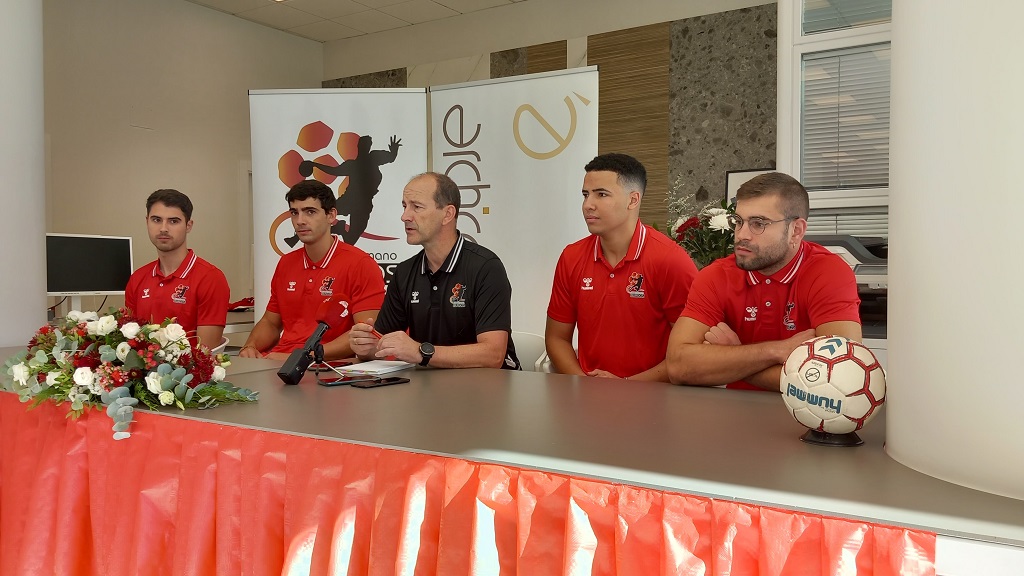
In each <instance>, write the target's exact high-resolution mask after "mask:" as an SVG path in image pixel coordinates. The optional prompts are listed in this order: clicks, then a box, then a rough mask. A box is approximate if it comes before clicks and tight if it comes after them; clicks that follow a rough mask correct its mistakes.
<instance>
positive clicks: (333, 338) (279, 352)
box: [239, 180, 384, 360]
mask: <svg viewBox="0 0 1024 576" xmlns="http://www.w3.org/2000/svg"><path fill="white" fill-rule="evenodd" d="M285 200H286V201H287V202H288V208H289V211H290V213H291V220H292V226H293V227H294V228H295V234H296V235H297V236H298V237H299V241H301V242H302V248H301V249H299V250H294V251H292V252H289V253H287V254H285V255H284V256H282V257H281V260H280V261H279V262H278V263H277V269H275V270H274V277H273V279H272V280H271V281H270V301H269V302H268V303H267V311H266V312H265V313H264V314H263V318H261V319H260V321H259V322H257V323H256V326H254V327H253V330H252V332H251V333H250V334H249V338H248V339H247V340H246V341H245V345H244V346H243V347H242V350H241V351H240V352H239V356H243V357H246V358H255V357H259V356H262V355H265V354H270V355H273V357H275V358H282V357H285V356H286V355H287V354H288V353H290V352H292V351H293V350H295V349H296V348H301V347H302V346H303V345H304V344H305V343H306V339H307V338H309V336H310V334H312V333H313V332H314V331H315V330H316V328H317V323H318V322H317V311H318V310H319V309H320V306H321V304H323V302H324V300H325V299H328V298H330V299H332V300H335V301H340V302H344V303H345V305H346V306H347V308H348V314H347V315H346V316H345V317H344V318H343V319H342V320H341V321H340V322H337V323H336V325H332V326H331V327H330V329H329V330H328V331H327V332H326V333H325V334H324V336H323V338H322V340H321V342H322V343H323V347H324V358H326V359H328V360H336V359H339V358H348V357H350V356H352V348H351V347H350V346H349V338H348V331H349V329H350V328H351V327H352V323H353V322H360V321H365V320H367V319H370V318H373V317H374V316H376V315H377V311H378V310H379V309H380V304H381V301H382V300H383V299H384V279H383V275H382V274H381V271H380V267H379V266H378V265H377V263H376V262H375V261H374V260H373V258H371V257H370V255H369V254H367V253H366V252H363V251H362V250H360V249H359V248H356V247H355V246H352V245H350V244H346V243H344V242H342V241H341V239H339V238H338V237H337V236H335V235H333V234H331V225H332V224H333V223H334V221H335V220H336V219H337V217H338V212H337V210H336V208H335V198H334V192H332V191H331V189H330V188H328V187H327V185H326V184H324V183H322V182H318V181H316V180H304V181H302V182H299V183H298V184H296V185H295V186H292V188H291V190H289V191H288V193H287V194H286V195H285Z"/></svg>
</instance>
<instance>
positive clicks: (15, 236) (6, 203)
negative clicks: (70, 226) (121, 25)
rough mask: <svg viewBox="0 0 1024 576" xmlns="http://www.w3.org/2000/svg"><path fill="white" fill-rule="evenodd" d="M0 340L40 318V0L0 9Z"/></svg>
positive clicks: (31, 327) (19, 337)
mask: <svg viewBox="0 0 1024 576" xmlns="http://www.w3.org/2000/svg"><path fill="white" fill-rule="evenodd" d="M0 52H2V53H3V57H0V91H2V93H3V96H2V97H0V199H2V204H0V206H2V210H3V212H2V214H3V223H2V224H0V326H2V329H0V346H16V345H24V344H25V343H26V342H28V339H29V338H30V337H31V336H32V334H33V333H34V332H35V330H36V329H37V328H39V327H40V326H41V325H42V324H44V323H45V322H46V261H45V256H44V253H43V251H44V235H45V233H46V224H45V221H46V219H45V210H46V198H45V194H46V187H45V184H44V182H45V180H44V178H45V177H46V175H45V174H44V169H43V168H44V162H43V153H44V151H43V148H44V145H43V5H42V0H5V1H4V2H3V5H2V7H0Z"/></svg>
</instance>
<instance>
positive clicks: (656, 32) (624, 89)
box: [587, 22, 669, 229]
mask: <svg viewBox="0 0 1024 576" xmlns="http://www.w3.org/2000/svg"><path fill="white" fill-rule="evenodd" d="M587 64H589V65H594V64H596V65H597V66H598V70H599V71H600V90H599V95H600V96H599V97H600V101H599V104H598V106H599V110H600V112H599V119H598V140H597V148H598V152H599V153H601V154H605V153H608V152H622V153H624V154H629V155H631V156H634V157H636V158H637V159H638V160H640V161H641V162H643V164H644V166H645V167H646V168H647V191H646V192H645V193H644V200H643V204H642V205H641V207H640V218H641V219H642V220H643V221H644V222H645V223H647V224H657V225H658V226H659V227H660V228H661V229H664V226H665V221H666V220H667V219H668V202H667V198H668V147H669V146H668V143H669V106H668V103H669V91H668V80H669V23H668V22H664V23H661V24H652V25H650V26H642V27H639V28H630V29H628V30H619V31H616V32H609V33H607V34H598V35H595V36H590V37H589V38H587Z"/></svg>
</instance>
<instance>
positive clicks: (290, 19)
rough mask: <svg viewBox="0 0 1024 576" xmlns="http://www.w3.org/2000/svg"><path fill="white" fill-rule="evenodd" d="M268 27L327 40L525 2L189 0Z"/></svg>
mask: <svg viewBox="0 0 1024 576" xmlns="http://www.w3.org/2000/svg"><path fill="white" fill-rule="evenodd" d="M189 1H190V2H193V3H195V4H201V5H203V6H208V7H210V8H213V9H215V10H219V11H221V12H226V13H228V14H234V15H235V16H238V17H239V18H244V19H246V20H251V21H253V22H258V23H260V24H263V25H264V26H269V27H271V28H276V29H278V30H284V31H285V32H289V33H291V34H295V35H298V36H302V37H303V38H309V39H310V40H316V41H318V42H329V41H331V40H340V39H342V38H352V37H354V36H362V35H364V34H373V33H374V32H382V31H384V30H391V29H394V28H401V27H403V26H412V25H413V24H420V23H422V22H429V21H431V20H440V19H442V18H450V17H452V16H458V15H459V14H466V13H468V12H476V11H479V10H486V9H488V8H495V7H498V6H505V5H508V4H514V3H516V2H524V1H526V0H358V1H355V0H189Z"/></svg>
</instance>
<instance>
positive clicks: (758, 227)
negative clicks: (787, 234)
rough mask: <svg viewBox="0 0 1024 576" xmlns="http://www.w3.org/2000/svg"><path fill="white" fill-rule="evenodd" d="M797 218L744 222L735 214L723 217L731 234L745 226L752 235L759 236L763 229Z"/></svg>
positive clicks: (757, 219)
mask: <svg viewBox="0 0 1024 576" xmlns="http://www.w3.org/2000/svg"><path fill="white" fill-rule="evenodd" d="M797 218H798V217H797V216H790V217H788V218H782V219H780V220H765V219H764V218H751V219H750V220H744V219H743V218H740V217H739V216H737V215H736V214H729V215H728V216H726V217H725V220H726V222H728V223H729V228H731V229H732V231H733V232H738V231H739V229H740V228H743V225H744V224H746V225H747V226H748V227H750V231H751V232H752V233H754V234H761V233H763V232H764V229H765V228H767V227H769V226H771V225H772V224H778V223H779V222H788V221H789V220H796V219H797Z"/></svg>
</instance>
